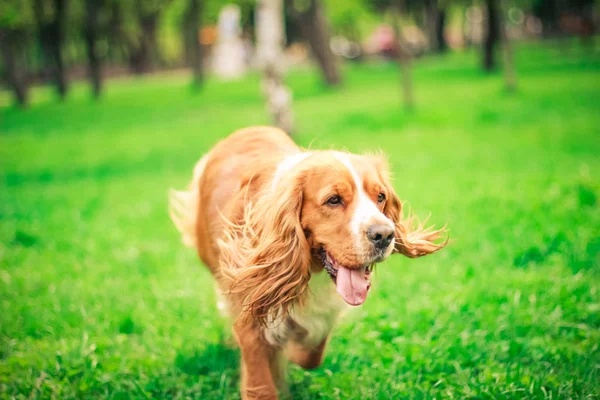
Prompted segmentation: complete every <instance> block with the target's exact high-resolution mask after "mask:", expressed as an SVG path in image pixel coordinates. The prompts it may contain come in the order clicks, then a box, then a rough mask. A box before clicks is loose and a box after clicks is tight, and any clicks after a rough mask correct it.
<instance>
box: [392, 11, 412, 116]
mask: <svg viewBox="0 0 600 400" xmlns="http://www.w3.org/2000/svg"><path fill="white" fill-rule="evenodd" d="M404 6H405V5H404V0H394V1H393V3H392V18H393V25H394V33H395V36H396V53H397V57H398V63H399V66H400V77H401V78H400V79H401V80H402V99H403V101H404V107H405V108H406V109H407V110H410V109H412V108H413V107H414V104H415V99H414V95H413V85H412V76H411V75H412V74H411V54H410V50H409V49H408V46H407V45H406V44H405V43H404V40H403V39H404V38H403V37H402V31H401V29H400V15H401V14H402V12H403V11H404Z"/></svg>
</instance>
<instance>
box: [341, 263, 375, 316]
mask: <svg viewBox="0 0 600 400" xmlns="http://www.w3.org/2000/svg"><path fill="white" fill-rule="evenodd" d="M370 287H371V284H370V283H369V281H368V280H367V278H366V277H365V270H364V268H359V269H350V268H346V267H342V266H341V265H340V266H338V271H337V278H336V289H337V292H338V293H339V294H340V295H341V296H342V297H343V298H344V300H345V301H346V303H348V304H350V305H351V306H359V305H361V304H362V303H364V302H365V300H366V299H367V293H368V292H369V288H370Z"/></svg>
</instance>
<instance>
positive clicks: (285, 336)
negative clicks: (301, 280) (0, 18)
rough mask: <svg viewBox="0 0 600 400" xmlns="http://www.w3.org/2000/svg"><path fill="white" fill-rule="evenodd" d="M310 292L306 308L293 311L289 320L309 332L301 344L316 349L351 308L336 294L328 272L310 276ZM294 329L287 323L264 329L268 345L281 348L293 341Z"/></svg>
mask: <svg viewBox="0 0 600 400" xmlns="http://www.w3.org/2000/svg"><path fill="white" fill-rule="evenodd" d="M308 290H309V292H308V293H307V298H306V303H305V305H304V308H302V309H300V308H296V309H293V310H292V311H291V312H290V316H289V318H290V319H291V320H293V322H294V323H295V324H296V325H298V326H299V327H300V328H302V329H303V330H306V332H307V334H306V336H305V337H303V338H302V343H303V344H306V345H308V346H316V345H318V344H319V343H321V342H322V341H323V339H325V338H326V337H327V336H328V335H329V333H330V332H331V330H332V329H333V326H334V324H335V322H336V321H337V319H338V317H339V315H340V314H341V312H342V311H343V310H345V309H346V308H348V306H347V304H346V303H345V302H344V300H343V299H342V297H341V296H340V295H339V294H338V293H337V292H336V289H335V284H334V283H333V282H332V281H331V277H330V276H329V274H327V273H326V272H325V271H321V272H319V273H316V274H313V275H312V276H311V278H310V281H309V282H308ZM294 330H295V329H294V327H292V326H290V324H287V323H285V322H281V323H276V324H275V325H274V326H272V327H269V328H267V329H266V330H265V338H266V339H267V341H268V342H269V343H271V344H273V345H279V346H281V345H284V344H285V343H287V341H288V340H289V339H291V338H292V335H293V334H294Z"/></svg>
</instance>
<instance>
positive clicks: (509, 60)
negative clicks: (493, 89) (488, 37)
mask: <svg viewBox="0 0 600 400" xmlns="http://www.w3.org/2000/svg"><path fill="white" fill-rule="evenodd" d="M501 1H502V3H501V7H500V13H501V17H500V36H501V39H502V55H503V68H504V86H505V87H506V90H508V91H509V92H514V91H515V90H517V72H516V70H515V62H514V59H513V50H512V44H511V42H510V38H509V37H508V33H507V32H506V18H505V15H506V9H505V3H506V2H505V1H503V0H501Z"/></svg>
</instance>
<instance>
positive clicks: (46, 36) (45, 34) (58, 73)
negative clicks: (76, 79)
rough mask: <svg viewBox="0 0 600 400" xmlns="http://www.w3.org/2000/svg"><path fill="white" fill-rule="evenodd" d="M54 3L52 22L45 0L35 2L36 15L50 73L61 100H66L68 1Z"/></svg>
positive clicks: (55, 1) (54, 1) (60, 0)
mask: <svg viewBox="0 0 600 400" xmlns="http://www.w3.org/2000/svg"><path fill="white" fill-rule="evenodd" d="M52 3H53V8H54V15H53V18H52V19H51V20H50V21H47V20H46V18H45V15H44V2H43V0H35V2H34V4H33V6H34V15H35V19H36V23H37V27H38V35H39V41H40V44H41V46H42V53H43V55H44V59H45V61H46V64H47V65H48V66H49V67H50V73H51V75H52V78H53V79H54V81H55V83H56V88H57V90H58V94H59V96H60V98H61V99H64V98H65V96H66V94H67V90H68V80H67V75H66V71H65V66H64V58H63V56H62V47H63V43H64V38H65V33H64V31H65V23H66V19H67V16H66V13H67V1H66V0H53V2H52Z"/></svg>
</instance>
